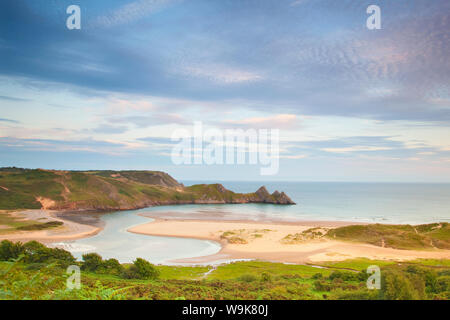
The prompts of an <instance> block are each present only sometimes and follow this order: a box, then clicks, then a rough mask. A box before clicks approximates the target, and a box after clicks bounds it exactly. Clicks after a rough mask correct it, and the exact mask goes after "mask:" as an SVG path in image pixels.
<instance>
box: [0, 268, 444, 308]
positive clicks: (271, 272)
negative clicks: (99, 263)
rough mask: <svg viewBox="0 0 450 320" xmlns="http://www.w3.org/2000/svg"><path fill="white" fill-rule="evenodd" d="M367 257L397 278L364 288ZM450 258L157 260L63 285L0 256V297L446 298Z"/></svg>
mask: <svg viewBox="0 0 450 320" xmlns="http://www.w3.org/2000/svg"><path fill="white" fill-rule="evenodd" d="M373 264H375V265H378V266H380V268H381V274H382V277H385V278H386V280H383V281H393V282H392V283H393V284H395V285H394V286H392V285H386V284H384V283H385V282H382V283H383V287H382V290H381V291H378V290H367V289H366V285H365V282H366V279H367V276H368V275H367V274H366V273H365V269H366V268H367V266H369V265H373ZM449 264H450V260H443V261H442V260H441V261H439V260H420V261H419V260H417V261H413V262H408V263H396V262H393V261H375V260H368V259H353V260H347V261H341V262H329V263H323V265H324V266H326V267H327V268H317V267H313V266H304V265H289V264H282V263H270V262H262V261H243V262H235V263H230V264H224V265H219V266H217V267H216V268H215V269H212V267H211V266H156V268H157V269H158V270H159V272H160V277H159V279H153V280H137V279H133V280H130V279H123V278H121V277H120V276H118V275H112V274H98V273H94V272H86V271H82V274H81V284H82V288H81V289H80V290H73V291H67V290H65V279H66V277H67V274H66V273H65V270H64V269H58V268H56V267H55V266H54V264H41V265H40V266H39V267H38V268H36V267H35V266H34V265H33V264H31V265H27V264H25V263H21V262H5V261H0V283H2V286H1V287H0V299H82V300H112V299H201V300H210V299H216V300H221V299H231V300H239V299H250V300H255V299H271V300H272V299H283V300H285V299H295V300H298V299H300V300H309V299H318V300H323V299H326V300H330V299H331V300H335V299H387V298H389V299H409V298H412V299H445V300H448V299H449V298H450V281H449V280H450V276H449V275H450V266H449ZM344 269H351V270H350V271H349V270H344ZM211 270H212V272H209V271H211ZM352 270H353V271H352ZM208 272H209V273H208ZM207 273H208V274H207ZM402 286H405V287H404V288H402ZM405 288H407V291H405V290H404V289H405ZM408 290H409V291H408Z"/></svg>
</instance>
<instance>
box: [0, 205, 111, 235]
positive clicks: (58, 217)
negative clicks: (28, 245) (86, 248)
mask: <svg viewBox="0 0 450 320" xmlns="http://www.w3.org/2000/svg"><path fill="white" fill-rule="evenodd" d="M66 213H67V212H64V211H58V210H45V209H30V210H21V211H12V212H8V214H10V215H13V216H15V217H16V218H19V219H20V220H28V221H33V222H51V221H58V222H62V223H63V225H62V226H59V227H56V228H51V229H44V230H36V231H14V232H11V233H4V234H2V233H0V241H1V240H11V241H21V242H27V241H32V240H36V241H40V242H42V243H44V244H48V243H53V242H60V241H67V240H78V239H83V238H89V237H92V236H94V235H96V234H98V233H99V232H100V231H102V230H103V226H102V225H101V224H98V225H95V224H93V223H79V222H77V221H74V220H71V219H68V218H67V217H64V214H66Z"/></svg>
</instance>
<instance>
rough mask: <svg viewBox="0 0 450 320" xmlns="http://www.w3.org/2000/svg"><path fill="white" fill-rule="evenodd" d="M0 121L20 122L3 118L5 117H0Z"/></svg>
mask: <svg viewBox="0 0 450 320" xmlns="http://www.w3.org/2000/svg"><path fill="white" fill-rule="evenodd" d="M0 122H9V123H20V122H19V121H17V120H12V119H5V118H0Z"/></svg>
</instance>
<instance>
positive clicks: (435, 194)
mask: <svg viewBox="0 0 450 320" xmlns="http://www.w3.org/2000/svg"><path fill="white" fill-rule="evenodd" d="M183 183H184V184H185V185H192V184H196V183H205V182H202V181H183ZM207 183H212V182H207ZM218 183H222V184H223V185H224V186H225V187H226V188H227V189H230V190H233V191H235V192H254V191H256V190H257V189H258V188H259V187H260V186H262V185H264V186H266V188H267V190H268V191H269V192H270V193H272V192H273V191H275V190H278V191H280V192H281V191H284V192H285V193H286V194H287V195H288V196H289V197H291V199H292V200H293V201H294V202H296V203H297V205H294V206H277V205H260V204H251V205H246V204H244V205H233V206H228V205H227V206H226V208H222V210H225V211H228V212H230V214H236V215H244V216H248V217H249V218H252V217H254V218H258V216H259V217H262V216H267V217H273V218H279V219H288V220H290V219H295V220H320V221H323V220H325V221H352V222H378V223H400V224H406V223H408V224H420V223H431V222H445V221H450V184H438V183H436V184H431V183H359V182H358V183H354V182H242V181H239V182H237V181H222V182H218ZM218 208H221V207H220V206H202V207H191V209H189V206H188V207H184V208H179V210H183V211H186V210H189V211H190V210H199V209H201V210H203V211H205V210H213V211H214V210H217V209H218ZM155 209H156V208H155ZM156 210H164V209H163V208H157V209H156Z"/></svg>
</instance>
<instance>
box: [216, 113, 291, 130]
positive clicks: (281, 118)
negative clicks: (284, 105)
mask: <svg viewBox="0 0 450 320" xmlns="http://www.w3.org/2000/svg"><path fill="white" fill-rule="evenodd" d="M219 124H223V125H227V126H237V127H247V128H266V129H270V128H282V129H293V128H298V125H299V120H298V118H297V116H296V115H295V114H277V115H273V116H267V117H253V118H246V119H242V120H224V121H222V122H221V123H219Z"/></svg>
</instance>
